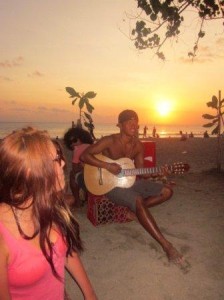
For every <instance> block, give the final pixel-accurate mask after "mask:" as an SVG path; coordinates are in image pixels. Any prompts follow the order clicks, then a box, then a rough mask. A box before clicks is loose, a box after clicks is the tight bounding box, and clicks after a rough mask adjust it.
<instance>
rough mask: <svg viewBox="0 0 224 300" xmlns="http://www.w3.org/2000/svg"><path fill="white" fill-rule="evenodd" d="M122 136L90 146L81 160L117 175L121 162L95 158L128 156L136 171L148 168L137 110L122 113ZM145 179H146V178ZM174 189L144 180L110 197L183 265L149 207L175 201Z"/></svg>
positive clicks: (118, 190)
mask: <svg viewBox="0 0 224 300" xmlns="http://www.w3.org/2000/svg"><path fill="white" fill-rule="evenodd" d="M117 126H118V127H119V128H120V133H118V134H112V135H110V136H106V137H103V138H101V139H100V140H99V141H98V142H96V143H95V144H93V145H91V146H90V147H88V148H87V149H86V150H85V151H84V152H83V154H82V155H81V159H82V160H83V161H84V162H86V163H88V164H90V165H93V166H96V167H99V168H105V169H107V170H108V171H109V172H111V173H112V174H114V175H117V174H119V173H120V171H121V167H120V165H118V164H117V163H115V162H114V163H108V162H104V161H101V160H99V159H97V158H96V157H95V156H94V155H95V154H99V153H102V154H103V155H105V156H107V157H109V158H111V159H113V160H116V159H119V158H122V157H128V158H130V159H132V160H133V161H134V164H135V167H136V168H142V167H144V154H143V153H144V148H143V145H142V143H141V142H140V140H139V139H138V138H137V131H138V116H137V114H136V112H134V111H133V110H124V111H122V112H121V113H120V114H119V117H118V125H117ZM144 177H145V176H144ZM172 194H173V191H172V189H171V187H169V186H165V185H163V184H162V183H159V182H153V181H149V180H146V178H141V179H139V180H136V181H135V183H134V185H133V186H132V187H130V188H120V187H115V188H114V189H112V190H111V191H110V192H109V193H108V194H107V196H108V198H109V199H110V200H111V201H112V202H114V203H115V204H117V205H123V206H126V207H128V208H129V209H130V210H131V211H132V212H133V213H134V214H135V215H136V217H137V219H138V221H139V223H140V224H141V225H142V227H143V228H144V229H145V230H146V231H147V232H148V233H149V234H150V235H151V236H152V237H153V238H154V239H155V240H156V241H157V242H158V243H159V244H160V245H161V247H162V249H163V250H164V252H165V253H166V255H167V257H168V259H169V261H172V262H174V263H178V264H181V262H182V260H183V258H182V255H181V254H180V253H179V252H178V251H177V250H176V248H175V247H174V246H173V245H172V244H171V243H170V242H169V241H168V240H167V239H166V238H165V237H164V236H163V234H162V233H161V231H160V229H159V228H158V226H157V224H156V222H155V220H154V218H153V216H152V215H151V213H150V212H149V210H148V208H150V207H153V206H155V205H157V204H160V203H163V202H165V201H167V200H168V199H170V198H171V196H172Z"/></svg>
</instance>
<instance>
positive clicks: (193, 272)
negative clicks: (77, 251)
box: [66, 138, 224, 300]
mask: <svg viewBox="0 0 224 300" xmlns="http://www.w3.org/2000/svg"><path fill="white" fill-rule="evenodd" d="M222 143H224V140H223V141H222ZM216 144H217V141H216V139H215V138H210V139H202V138H192V139H188V140H187V141H184V142H182V141H180V140H179V139H176V138H170V139H157V140H156V155H157V165H163V164H165V163H173V162H177V161H182V162H187V163H189V164H190V167H191V168H190V171H189V172H188V173H187V174H184V175H175V176H173V175H172V177H170V178H169V179H172V180H175V182H176V186H175V187H174V196H173V197H172V199H171V200H170V201H168V202H167V203H164V204H162V205H160V206H158V207H155V208H152V209H151V213H152V214H153V216H154V217H155V219H156V220H157V223H158V225H159V227H160V228H161V231H162V232H163V234H164V235H165V236H166V237H167V238H168V239H169V240H170V241H171V242H172V243H173V244H174V245H175V246H176V247H177V249H178V250H180V252H181V253H182V254H183V255H184V258H185V259H186V261H187V262H188V268H186V269H181V268H179V267H177V266H175V265H172V264H169V263H168V261H167V259H166V256H165V255H164V253H163V251H162V249H161V248H160V246H159V245H158V244H157V242H155V241H154V240H153V239H152V238H151V237H150V236H149V235H148V234H147V233H146V232H145V231H144V230H143V229H142V227H141V226H140V225H139V224H138V222H135V221H132V222H129V223H123V224H118V223H113V224H107V225H101V226H98V227H94V226H93V225H92V224H91V223H90V221H89V220H88V219H87V217H86V206H85V207H82V208H80V209H78V210H77V211H76V216H77V219H78V220H79V223H80V226H81V236H82V239H83V240H84V244H85V248H86V250H85V252H84V254H83V255H82V260H83V262H84V264H85V267H86V269H87V272H88V274H89V277H90V278H91V281H92V283H93V285H94V287H95V289H96V292H97V295H98V297H99V299H100V300H112V299H117V300H124V299H129V300H137V299H138V300H174V299H178V300H191V299H194V300H223V299H224V284H223V279H224V259H223V249H224V235H223V231H224V184H223V182H224V173H222V174H217V173H216V172H214V170H213V169H214V168H215V167H216ZM222 149H223V147H222ZM66 153H67V156H68V159H70V153H69V152H68V151H66ZM222 160H223V158H222ZM222 163H223V162H222ZM223 167H224V163H223ZM66 286H67V290H68V292H69V294H70V297H71V299H76V300H79V299H83V297H82V295H81V293H80V291H79V288H78V287H77V285H76V284H74V283H73V281H72V279H71V278H70V276H69V275H68V274H67V276H66Z"/></svg>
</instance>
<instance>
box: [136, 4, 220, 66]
mask: <svg viewBox="0 0 224 300" xmlns="http://www.w3.org/2000/svg"><path fill="white" fill-rule="evenodd" d="M137 6H138V8H140V9H141V13H140V14H139V15H138V16H137V17H136V18H137V21H136V24H135V28H133V30H132V39H133V40H134V43H135V46H136V48H137V49H140V50H142V49H148V48H150V49H155V50H156V55H157V56H158V57H159V58H160V59H163V60H165V55H164V53H163V52H162V51H161V48H162V46H163V45H164V43H165V42H166V41H167V40H168V39H170V38H177V37H178V36H179V34H180V32H181V28H182V27H183V26H184V24H185V23H184V22H185V13H186V12H187V11H188V10H191V11H193V12H195V13H196V14H197V18H198V20H199V21H200V26H199V31H198V34H197V39H196V41H195V44H194V47H193V49H192V51H191V52H189V53H188V56H189V57H191V58H194V57H195V56H196V52H197V49H198V43H199V39H201V38H203V37H204V36H205V34H206V32H205V30H204V25H205V22H206V21H211V20H217V19H224V0H175V1H172V0H164V1H161V0H137Z"/></svg>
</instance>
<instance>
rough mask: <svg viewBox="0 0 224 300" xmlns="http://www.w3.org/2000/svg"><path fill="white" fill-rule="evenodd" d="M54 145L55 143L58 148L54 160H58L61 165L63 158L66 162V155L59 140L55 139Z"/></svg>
mask: <svg viewBox="0 0 224 300" xmlns="http://www.w3.org/2000/svg"><path fill="white" fill-rule="evenodd" d="M54 145H55V148H56V157H55V158H54V159H53V161H56V162H58V163H59V165H60V166H61V165H62V163H61V162H62V160H63V161H64V162H65V158H64V155H63V152H62V149H61V146H60V144H59V143H58V142H55V141H54Z"/></svg>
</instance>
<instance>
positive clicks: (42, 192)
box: [0, 127, 83, 279]
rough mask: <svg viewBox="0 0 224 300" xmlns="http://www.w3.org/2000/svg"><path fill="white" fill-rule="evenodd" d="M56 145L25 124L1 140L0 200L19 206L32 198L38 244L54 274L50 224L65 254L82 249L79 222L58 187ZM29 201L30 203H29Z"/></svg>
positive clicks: (45, 135) (47, 137) (19, 207)
mask: <svg viewBox="0 0 224 300" xmlns="http://www.w3.org/2000/svg"><path fill="white" fill-rule="evenodd" d="M53 147H55V145H54V144H53V142H52V141H51V139H50V137H49V135H48V133H47V132H46V131H40V130H37V129H34V128H31V127H27V128H24V129H21V130H18V131H14V132H13V133H12V134H10V135H8V136H7V137H6V138H4V139H3V140H2V142H1V143H0V195H1V198H0V202H4V203H6V204H8V205H9V206H11V207H13V208H16V209H21V208H23V209H24V207H26V206H27V205H28V204H27V203H28V200H29V199H32V204H31V205H32V213H33V220H34V224H35V225H36V226H37V228H36V229H39V235H40V247H41V250H42V252H43V254H44V256H45V257H46V259H47V261H48V262H49V264H50V266H51V268H52V272H53V274H54V275H55V276H56V277H57V278H58V279H60V277H59V275H58V273H57V271H56V269H55V266H54V263H53V245H52V244H51V241H50V231H51V229H52V228H55V229H56V230H58V231H59V232H60V233H61V234H62V237H63V239H64V242H65V243H66V246H67V253H66V255H71V254H72V252H74V251H75V252H77V253H80V252H81V251H82V250H83V246H82V241H81V239H80V232H79V224H78V223H77V221H76V220H75V218H74V216H73V214H72V213H71V212H70V210H69V208H68V206H67V204H66V201H65V200H64V197H63V195H64V192H63V191H58V184H59V179H58V178H57V173H56V171H55V163H56V162H55V161H54V157H52V149H54V148H53ZM29 205H30V204H29Z"/></svg>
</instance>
